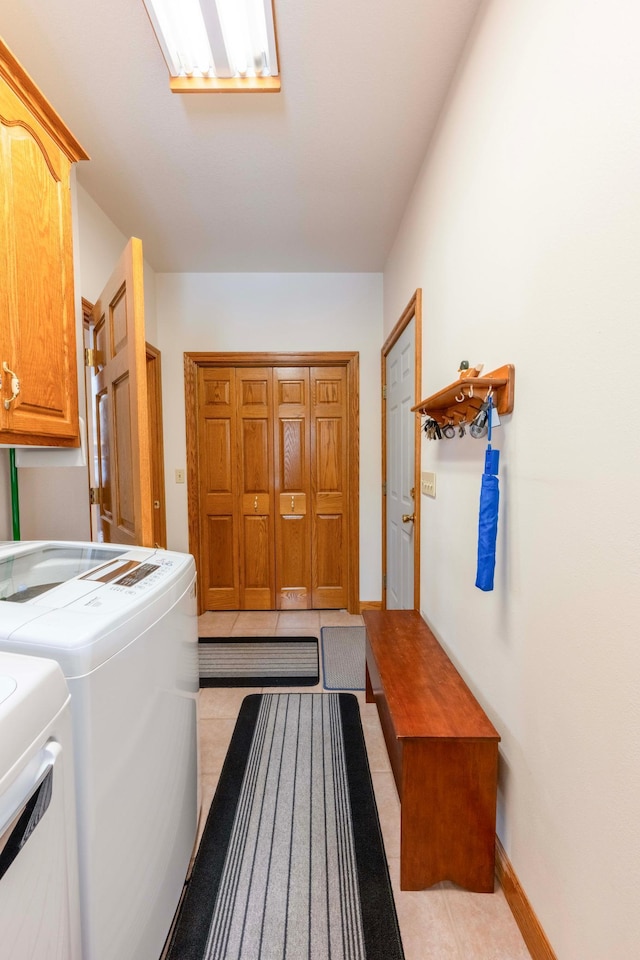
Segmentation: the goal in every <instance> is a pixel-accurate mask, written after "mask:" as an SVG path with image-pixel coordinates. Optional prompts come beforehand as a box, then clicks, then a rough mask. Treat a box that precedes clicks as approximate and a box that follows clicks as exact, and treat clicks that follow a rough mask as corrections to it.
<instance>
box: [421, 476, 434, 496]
mask: <svg viewBox="0 0 640 960" xmlns="http://www.w3.org/2000/svg"><path fill="white" fill-rule="evenodd" d="M421 481H422V483H421V489H422V493H423V494H424V496H425V497H433V498H434V500H435V496H436V475H435V473H429V472H428V471H424V472H423V474H422V477H421Z"/></svg>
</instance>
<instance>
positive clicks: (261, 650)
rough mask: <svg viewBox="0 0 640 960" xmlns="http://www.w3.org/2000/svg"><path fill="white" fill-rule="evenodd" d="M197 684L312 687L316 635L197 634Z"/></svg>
mask: <svg viewBox="0 0 640 960" xmlns="http://www.w3.org/2000/svg"><path fill="white" fill-rule="evenodd" d="M198 658H199V661H200V686H201V687H314V686H315V685H316V684H317V683H318V682H319V680H320V676H319V673H318V670H319V667H318V640H317V638H316V637H200V641H199V643H198Z"/></svg>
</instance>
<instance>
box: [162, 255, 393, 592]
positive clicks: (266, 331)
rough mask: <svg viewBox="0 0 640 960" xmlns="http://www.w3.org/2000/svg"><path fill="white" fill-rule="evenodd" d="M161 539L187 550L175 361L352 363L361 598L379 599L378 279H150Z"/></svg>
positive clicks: (180, 379) (180, 386) (180, 383)
mask: <svg viewBox="0 0 640 960" xmlns="http://www.w3.org/2000/svg"><path fill="white" fill-rule="evenodd" d="M157 303H158V346H159V347H160V349H161V351H162V385H163V417H164V434H165V471H166V484H167V535H168V543H169V547H170V548H172V549H176V550H187V549H188V530H187V490H186V486H185V485H182V484H176V483H175V482H174V477H175V470H176V468H184V467H185V409H184V373H183V352H185V351H186V352H188V351H225V350H231V351H245V352H246V351H260V350H269V351H282V352H295V351H302V350H318V351H323V350H336V351H340V350H355V351H358V352H359V354H360V597H361V599H364V600H379V599H380V569H381V558H380V551H381V537H380V509H381V508H380V345H381V343H382V277H381V275H380V274H300V273H290V274H269V273H258V274H223V273H221V274H214V273H209V274H158V275H157Z"/></svg>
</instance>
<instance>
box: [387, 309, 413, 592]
mask: <svg viewBox="0 0 640 960" xmlns="http://www.w3.org/2000/svg"><path fill="white" fill-rule="evenodd" d="M386 385H387V417H386V435H387V442H386V448H387V464H386V478H387V564H386V569H387V609H388V610H412V609H413V607H414V534H415V521H412V520H409V521H403V517H410V516H415V513H416V493H417V492H416V490H415V489H414V487H415V444H414V429H415V414H414V413H412V412H411V407H412V406H413V404H414V403H415V402H416V401H415V333H414V321H413V320H412V321H411V322H410V323H408V324H407V326H406V328H405V330H404V331H403V333H402V334H401V336H400V337H399V338H398V340H397V342H396V343H395V344H394V346H393V348H392V349H391V350H390V351H389V354H388V355H387V358H386ZM412 491H413V495H412Z"/></svg>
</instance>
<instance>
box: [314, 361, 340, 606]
mask: <svg viewBox="0 0 640 960" xmlns="http://www.w3.org/2000/svg"><path fill="white" fill-rule="evenodd" d="M346 376H347V374H346V370H345V368H344V367H312V368H311V371H310V377H311V397H312V411H311V424H312V426H311V444H312V456H311V464H312V472H311V487H312V505H313V506H312V511H313V515H312V524H313V526H312V536H311V552H312V570H313V586H312V606H313V607H317V608H320V609H322V608H330V607H345V606H346V605H347V596H348V582H347V578H348V565H347V563H346V556H347V555H348V551H347V516H346V514H347V490H348V479H349V471H348V462H349V461H348V446H347V423H348V409H347V389H346V386H347V381H346Z"/></svg>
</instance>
